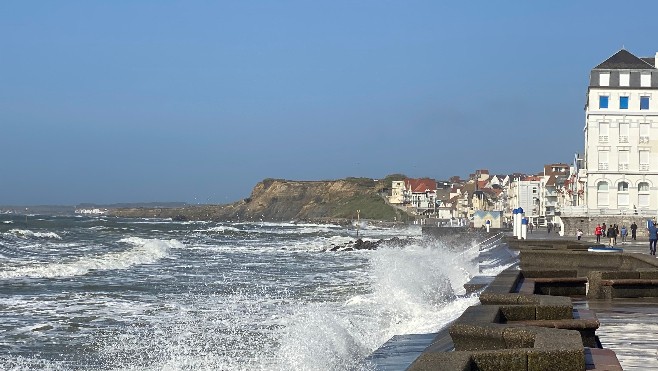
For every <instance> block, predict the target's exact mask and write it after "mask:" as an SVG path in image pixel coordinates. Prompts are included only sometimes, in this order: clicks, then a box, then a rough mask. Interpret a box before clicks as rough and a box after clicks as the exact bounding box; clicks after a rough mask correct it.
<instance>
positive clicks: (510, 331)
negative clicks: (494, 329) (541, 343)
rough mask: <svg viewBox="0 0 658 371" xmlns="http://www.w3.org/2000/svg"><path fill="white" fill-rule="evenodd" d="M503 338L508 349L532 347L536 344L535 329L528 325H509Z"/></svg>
mask: <svg viewBox="0 0 658 371" xmlns="http://www.w3.org/2000/svg"><path fill="white" fill-rule="evenodd" d="M503 339H504V340H505V346H506V348H507V349H520V348H532V347H534V344H535V331H532V329H528V328H526V327H507V328H505V331H504V332H503Z"/></svg>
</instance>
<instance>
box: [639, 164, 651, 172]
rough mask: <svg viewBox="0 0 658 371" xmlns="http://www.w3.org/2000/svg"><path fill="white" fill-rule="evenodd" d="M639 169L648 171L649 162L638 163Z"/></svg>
mask: <svg viewBox="0 0 658 371" xmlns="http://www.w3.org/2000/svg"><path fill="white" fill-rule="evenodd" d="M640 171H649V164H640Z"/></svg>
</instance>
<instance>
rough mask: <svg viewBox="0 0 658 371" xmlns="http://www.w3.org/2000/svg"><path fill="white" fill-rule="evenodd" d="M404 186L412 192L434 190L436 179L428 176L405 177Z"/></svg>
mask: <svg viewBox="0 0 658 371" xmlns="http://www.w3.org/2000/svg"><path fill="white" fill-rule="evenodd" d="M404 186H405V188H407V189H409V190H411V192H412V193H425V192H427V191H436V180H434V179H429V178H422V179H405V180H404Z"/></svg>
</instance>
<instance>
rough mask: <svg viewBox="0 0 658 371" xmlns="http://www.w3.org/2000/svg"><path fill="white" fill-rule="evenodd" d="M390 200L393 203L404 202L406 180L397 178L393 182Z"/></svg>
mask: <svg viewBox="0 0 658 371" xmlns="http://www.w3.org/2000/svg"><path fill="white" fill-rule="evenodd" d="M388 202H390V203H392V204H403V203H404V180H395V181H393V182H392V184H391V196H390V197H389V198H388Z"/></svg>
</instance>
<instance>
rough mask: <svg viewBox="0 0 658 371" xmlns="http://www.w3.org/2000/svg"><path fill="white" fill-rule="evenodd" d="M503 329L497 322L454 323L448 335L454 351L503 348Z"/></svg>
mask: <svg viewBox="0 0 658 371" xmlns="http://www.w3.org/2000/svg"><path fill="white" fill-rule="evenodd" d="M504 330H505V326H503V325H499V324H477V325H476V324H470V323H454V324H453V325H452V326H450V337H451V338H452V341H453V343H454V344H455V351H465V350H492V349H505V339H504V338H503V332H504Z"/></svg>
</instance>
